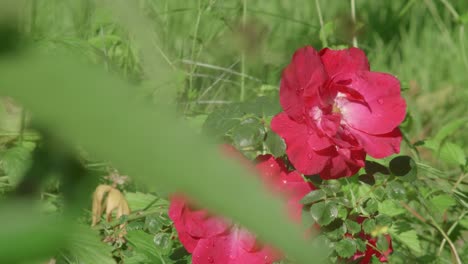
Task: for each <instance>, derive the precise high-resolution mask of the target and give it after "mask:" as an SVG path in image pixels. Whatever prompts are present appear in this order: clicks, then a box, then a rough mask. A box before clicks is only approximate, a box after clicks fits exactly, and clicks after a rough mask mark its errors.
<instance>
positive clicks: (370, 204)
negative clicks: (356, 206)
mask: <svg viewBox="0 0 468 264" xmlns="http://www.w3.org/2000/svg"><path fill="white" fill-rule="evenodd" d="M378 206H379V204H378V202H377V201H376V200H374V199H369V200H367V201H366V203H365V204H364V209H365V210H366V212H368V213H369V214H374V213H375V212H377V210H378Z"/></svg>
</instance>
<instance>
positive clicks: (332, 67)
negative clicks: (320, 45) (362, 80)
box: [320, 48, 370, 78]
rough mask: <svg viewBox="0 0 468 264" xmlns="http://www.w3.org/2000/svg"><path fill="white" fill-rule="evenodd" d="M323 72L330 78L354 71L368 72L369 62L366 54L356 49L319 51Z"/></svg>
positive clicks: (326, 49)
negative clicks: (323, 67)
mask: <svg viewBox="0 0 468 264" xmlns="http://www.w3.org/2000/svg"><path fill="white" fill-rule="evenodd" d="M320 56H321V59H322V62H323V65H324V66H325V70H326V71H327V73H328V76H330V78H333V77H334V76H336V75H337V74H340V73H354V72H356V71H369V69H370V68H369V61H368V60H367V57H366V54H365V53H364V52H363V51H362V50H360V49H358V48H349V49H343V50H331V49H328V48H325V49H322V50H321V51H320Z"/></svg>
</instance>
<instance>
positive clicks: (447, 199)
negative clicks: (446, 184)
mask: <svg viewBox="0 0 468 264" xmlns="http://www.w3.org/2000/svg"><path fill="white" fill-rule="evenodd" d="M430 202H431V203H432V204H433V205H434V207H435V209H436V210H437V211H439V212H443V211H445V210H447V209H449V208H450V207H452V206H454V205H456V204H457V202H456V201H455V199H454V198H453V197H452V196H450V195H447V194H440V195H437V196H434V197H432V198H431V200H430Z"/></svg>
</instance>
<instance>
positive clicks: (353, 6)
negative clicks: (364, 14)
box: [351, 0, 358, 48]
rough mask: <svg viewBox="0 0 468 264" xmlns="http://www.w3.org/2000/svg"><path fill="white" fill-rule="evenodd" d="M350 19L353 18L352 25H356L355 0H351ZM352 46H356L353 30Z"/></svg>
mask: <svg viewBox="0 0 468 264" xmlns="http://www.w3.org/2000/svg"><path fill="white" fill-rule="evenodd" d="M351 19H352V20H353V24H354V27H356V2H355V0H351ZM355 31H356V30H355ZM353 47H356V48H357V47H358V41H357V36H356V32H353Z"/></svg>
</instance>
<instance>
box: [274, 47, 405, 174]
mask: <svg viewBox="0 0 468 264" xmlns="http://www.w3.org/2000/svg"><path fill="white" fill-rule="evenodd" d="M280 103H281V106H282V108H283V110H284V112H282V113H280V114H278V115H277V116H275V117H274V118H273V120H272V122H271V127H272V129H273V130H274V131H275V132H276V133H278V134H279V135H280V136H281V137H282V138H283V139H284V140H285V142H286V145H287V149H286V152H287V154H288V157H289V159H290V161H291V163H292V164H293V165H294V166H295V168H296V169H297V170H298V171H300V172H302V173H304V174H320V176H321V177H322V178H323V179H335V178H340V177H347V176H351V175H353V174H355V173H356V172H357V171H358V170H359V168H361V167H363V166H364V160H365V156H366V153H367V154H369V155H370V156H372V157H374V158H383V157H386V156H389V155H391V154H393V153H398V152H399V151H400V142H401V139H402V135H401V132H400V130H399V128H398V125H399V124H400V123H401V122H402V121H403V119H404V118H405V114H406V103H405V100H404V99H403V98H402V97H401V95H400V83H399V81H398V79H396V78H395V77H394V76H392V75H389V74H385V73H379V72H371V71H370V68H369V63H368V61H367V58H366V56H365V54H364V52H363V51H361V50H360V49H357V48H350V49H346V50H330V49H323V50H321V51H320V52H317V51H316V50H315V49H314V48H312V47H309V46H308V47H304V48H301V49H299V50H298V51H296V53H295V54H294V56H293V58H292V61H291V64H289V65H288V66H287V67H286V69H285V70H284V72H283V76H282V79H281V87H280Z"/></svg>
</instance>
